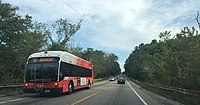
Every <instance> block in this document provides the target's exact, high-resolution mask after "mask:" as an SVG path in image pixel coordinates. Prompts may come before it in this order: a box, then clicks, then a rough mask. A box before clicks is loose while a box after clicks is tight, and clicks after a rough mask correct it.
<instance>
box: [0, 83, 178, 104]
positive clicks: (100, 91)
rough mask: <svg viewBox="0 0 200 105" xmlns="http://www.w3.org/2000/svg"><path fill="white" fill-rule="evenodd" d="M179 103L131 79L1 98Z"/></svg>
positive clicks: (3, 100) (32, 101) (7, 101)
mask: <svg viewBox="0 0 200 105" xmlns="http://www.w3.org/2000/svg"><path fill="white" fill-rule="evenodd" d="M134 91H135V92H134ZM147 104H148V105H166V104H167V105H178V104H180V103H178V102H175V101H172V100H169V99H166V98H163V97H161V96H158V95H155V94H153V93H151V92H148V91H146V90H144V89H142V88H141V87H139V86H137V85H136V84H134V83H132V82H131V81H129V80H127V81H126V84H117V83H116V81H112V82H109V81H103V82H99V83H97V84H95V85H94V86H93V87H92V88H91V89H89V90H88V89H81V90H77V91H75V92H74V93H72V94H71V95H67V94H64V95H61V96H46V97H43V96H40V95H38V94H21V95H16V96H11V97H3V98H0V105H147Z"/></svg>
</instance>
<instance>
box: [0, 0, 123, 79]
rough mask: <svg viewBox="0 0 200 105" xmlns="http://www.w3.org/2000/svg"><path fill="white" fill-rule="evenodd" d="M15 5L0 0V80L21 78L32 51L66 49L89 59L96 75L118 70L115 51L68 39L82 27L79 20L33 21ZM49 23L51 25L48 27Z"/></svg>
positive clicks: (96, 76)
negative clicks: (107, 50)
mask: <svg viewBox="0 0 200 105" xmlns="http://www.w3.org/2000/svg"><path fill="white" fill-rule="evenodd" d="M18 10H19V8H18V7H16V6H12V5H11V4H9V3H3V2H2V1H1V0H0V83H12V82H22V81H23V77H24V71H25V64H26V60H27V58H28V56H29V55H30V54H32V53H35V52H40V51H48V50H60V51H68V52H70V53H72V54H75V55H77V56H79V57H81V58H83V59H86V60H88V61H90V62H92V64H93V66H94V69H95V78H101V77H106V76H110V75H117V74H119V73H120V72H121V70H120V67H119V64H118V62H117V60H118V57H117V56H116V55H115V54H110V53H106V52H103V51H101V50H94V49H93V48H88V49H85V50H84V49H83V48H81V47H79V46H76V47H74V46H72V45H71V44H70V39H71V37H73V35H74V34H75V33H76V32H77V31H79V29H80V28H81V23H82V20H80V21H79V22H78V23H77V24H71V23H69V22H68V21H67V19H59V20H57V21H55V23H52V24H51V25H47V24H44V23H38V22H34V21H33V20H32V16H30V15H28V14H27V15H26V16H20V15H19V14H17V11H18ZM48 26H51V28H48Z"/></svg>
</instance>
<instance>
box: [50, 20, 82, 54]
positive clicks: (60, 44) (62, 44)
mask: <svg viewBox="0 0 200 105" xmlns="http://www.w3.org/2000/svg"><path fill="white" fill-rule="evenodd" d="M81 22H82V20H80V21H79V23H77V24H71V23H69V22H68V21H67V19H60V20H57V21H56V22H55V23H54V24H52V33H51V34H50V35H49V39H50V42H51V44H50V45H49V46H48V50H62V51H63V50H65V51H66V50H68V48H69V45H68V42H69V41H70V38H71V37H72V36H73V35H74V34H75V33H76V32H77V31H78V30H79V29H80V28H81ZM53 36H56V38H53Z"/></svg>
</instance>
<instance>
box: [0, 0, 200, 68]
mask: <svg viewBox="0 0 200 105" xmlns="http://www.w3.org/2000/svg"><path fill="white" fill-rule="evenodd" d="M3 2H7V3H11V4H12V5H15V6H18V7H19V8H20V10H19V14H20V15H25V14H29V15H31V16H32V17H33V20H34V21H37V22H42V23H46V24H52V23H53V22H55V20H58V19H60V18H67V19H68V20H69V21H70V22H72V23H77V22H78V21H79V20H80V19H83V23H82V27H81V29H80V30H79V31H78V32H77V33H76V34H75V35H74V37H73V38H72V41H73V43H74V44H76V45H79V46H80V47H83V48H88V47H91V48H94V49H98V50H103V51H105V52H107V53H114V54H116V55H117V56H118V57H119V63H120V65H121V68H122V69H123V64H124V62H125V60H126V58H127V57H128V56H129V54H130V53H131V51H132V50H133V49H134V47H135V46H138V45H139V44H140V43H150V42H151V40H153V39H159V38H158V35H159V32H163V31H165V30H170V31H172V33H176V32H179V31H180V29H181V28H182V27H184V26H189V27H191V26H195V27H196V21H195V15H196V12H197V11H200V0H3Z"/></svg>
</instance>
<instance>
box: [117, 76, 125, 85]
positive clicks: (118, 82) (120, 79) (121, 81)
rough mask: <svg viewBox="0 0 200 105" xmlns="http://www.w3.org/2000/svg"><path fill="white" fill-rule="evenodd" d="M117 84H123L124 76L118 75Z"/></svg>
mask: <svg viewBox="0 0 200 105" xmlns="http://www.w3.org/2000/svg"><path fill="white" fill-rule="evenodd" d="M117 84H125V78H124V77H119V78H118V79H117Z"/></svg>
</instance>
